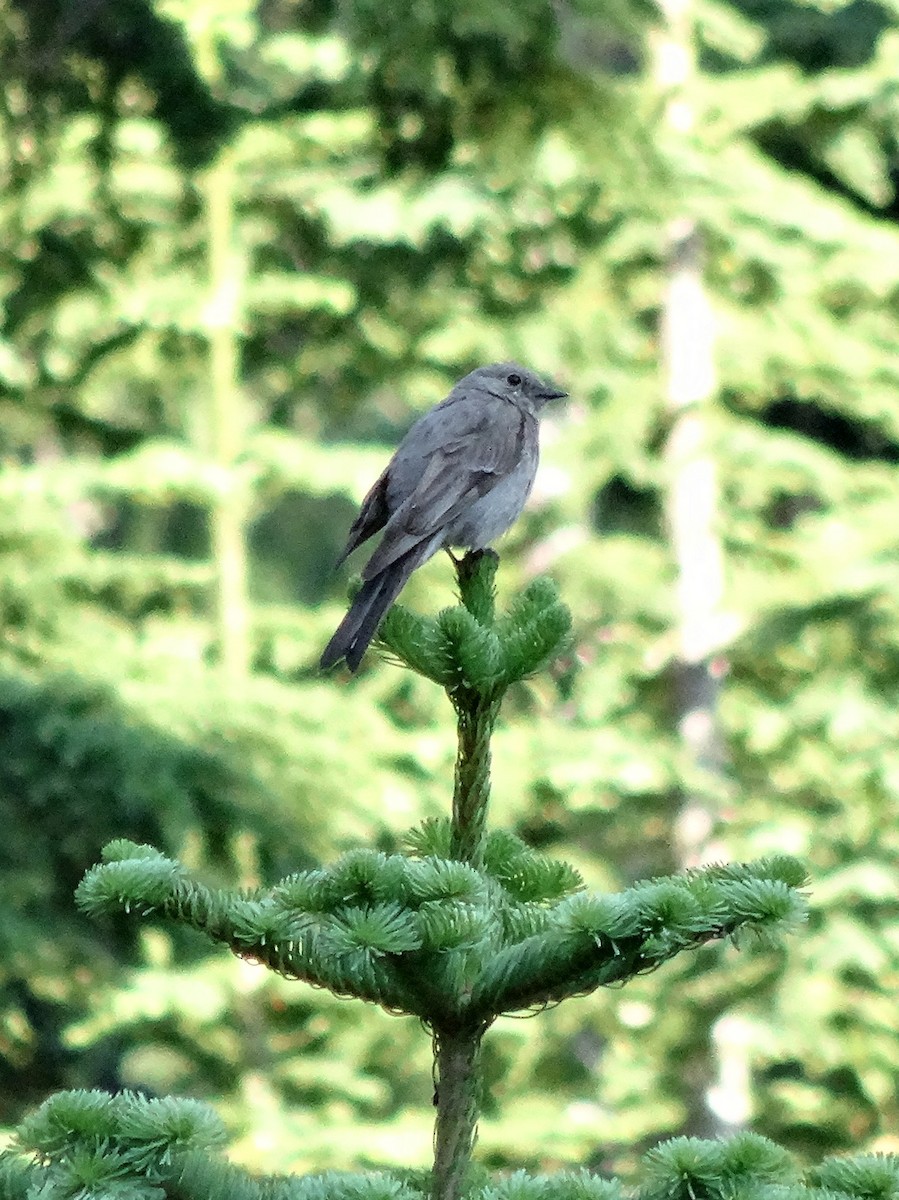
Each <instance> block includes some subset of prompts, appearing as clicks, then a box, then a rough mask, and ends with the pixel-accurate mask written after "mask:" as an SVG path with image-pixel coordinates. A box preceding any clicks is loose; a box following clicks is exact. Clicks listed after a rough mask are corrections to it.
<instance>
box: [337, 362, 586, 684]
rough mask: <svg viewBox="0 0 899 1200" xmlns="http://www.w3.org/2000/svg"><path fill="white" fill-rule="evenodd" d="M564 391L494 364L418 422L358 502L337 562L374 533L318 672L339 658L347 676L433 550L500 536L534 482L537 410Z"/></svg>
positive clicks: (473, 546)
mask: <svg viewBox="0 0 899 1200" xmlns="http://www.w3.org/2000/svg"><path fill="white" fill-rule="evenodd" d="M565 395H567V393H566V392H562V391H559V389H558V388H556V387H553V386H552V385H550V384H546V383H544V382H543V380H541V379H539V378H538V376H536V375H535V374H534V373H533V371H529V370H527V368H525V367H521V366H519V365H518V363H514V362H506V363H494V364H493V365H492V366H490V367H478V369H477V370H476V371H472V372H471V373H470V374H469V375H466V376H465V378H464V379H460V380H459V382H458V383H457V384H456V386H455V387H454V388H453V390H452V391H451V392H450V394H449V395H448V396H447V398H446V399H445V400H442V401H441V402H440V404H438V405H437V406H436V407H435V408H432V409H431V410H430V412H427V413H425V414H424V416H422V417H419V419H418V420H417V421H416V422H415V424H414V425H413V426H412V428H411V429H410V430H409V432H408V433H407V434H406V436H405V437H404V438H403V440H402V442H400V444H399V447H398V448H397V451H396V453H395V454H394V456H393V458H392V459H391V460H390V462H389V464H388V466H387V469H386V470H385V472H384V474H383V475H382V476H381V478H380V479H379V480H378V481H377V483H376V484H375V485H374V487H373V488H372V489H371V491H370V492H369V493H368V495H367V496H366V497H365V499H364V500H363V501H362V508H361V509H360V512H359V515H358V517H357V518H356V520H355V521H354V522H353V525H352V528H351V529H350V533H349V540H348V541H347V544H346V549H345V550H344V552H343V554H341V556H340V558H339V560H338V562H337V565H338V566H340V563H342V562H343V561H344V559H345V558H346V557H347V556H348V555H349V554H351V553H352V552H353V550H355V549H356V547H357V546H360V545H361V544H362V543H363V542H365V541H367V540H368V538H370V537H372V536H373V535H374V534H376V533H378V532H379V531H380V530H382V529H383V531H384V536H383V537H382V538H381V542H380V544H379V546H378V548H377V549H376V550H375V552H374V554H372V556H371V558H370V559H369V560H368V562H367V563H366V565H365V568H364V570H363V571H362V581H363V582H362V587H361V589H360V590H359V593H358V594H357V596H356V598H355V600H354V601H353V603H352V605H351V606H350V610H349V612H348V613H347V614H346V616H345V617H344V618H343V620H342V621H341V623H340V625H339V626H338V628H337V631H336V633H335V634H334V636H333V637H332V638H331V640H330V642H328V644H327V646H326V647H325V650H324V653H323V654H322V657H321V666H322V667H323V668H327V667H331V666H333V665H334V664H335V663H338V662H340V660H341V659H346V664H347V666H348V667H349V668H350V670H351V671H355V670H356V668H357V667H358V666H359V663H360V662H361V660H362V656H363V654H364V653H365V650H366V648H367V646H368V644H369V642H370V641H371V640H372V638H373V637H374V636H375V634H376V633H377V631H378V626H379V625H380V624H381V621H382V619H383V617H384V614H385V613H386V612H387V610H388V609H389V608H390V606H391V604H392V603H393V602H394V600H395V599H396V598H397V596H398V595H399V593H400V591H401V590H402V588H403V585H404V584H405V583H406V580H407V579H408V578H409V576H410V575H411V574H412V572H413V571H414V570H415V569H416V567H420V566H421V564H422V563H423V562H426V561H427V560H428V559H429V558H430V557H431V556H432V555H433V554H436V553H437V551H438V550H439V549H440V548H441V547H442V546H446V547H449V546H462V547H465V548H466V549H469V550H483V549H485V548H486V547H487V546H489V545H490V543H491V542H493V541H495V540H496V538H498V537H499V536H500V534H502V533H505V531H506V530H507V529H508V528H509V526H510V525H511V524H512V523H513V521H514V520H515V519H516V517H517V516H518V514H519V513H520V512H521V510H522V508H523V507H524V503H525V501H526V500H527V498H528V496H529V494H530V491H531V487H532V486H533V483H534V476H535V474H536V472H537V458H538V453H539V428H538V422H537V417H538V414H539V412H540V410H541V408H542V407H543V405H544V404H545V403H546V401H547V400H556V399H559V398H560V397H562V396H565Z"/></svg>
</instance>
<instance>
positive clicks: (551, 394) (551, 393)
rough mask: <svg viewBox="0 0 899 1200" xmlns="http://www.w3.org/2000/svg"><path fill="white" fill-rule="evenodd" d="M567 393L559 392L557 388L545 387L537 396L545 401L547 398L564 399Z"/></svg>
mask: <svg viewBox="0 0 899 1200" xmlns="http://www.w3.org/2000/svg"><path fill="white" fill-rule="evenodd" d="M567 395H568V393H567V392H560V391H559V390H558V389H557V388H547V389H546V391H544V392H540V393H539V398H540V399H541V400H542V401H543V402H544V403H546V402H547V401H549V400H564V399H565V397H566V396H567Z"/></svg>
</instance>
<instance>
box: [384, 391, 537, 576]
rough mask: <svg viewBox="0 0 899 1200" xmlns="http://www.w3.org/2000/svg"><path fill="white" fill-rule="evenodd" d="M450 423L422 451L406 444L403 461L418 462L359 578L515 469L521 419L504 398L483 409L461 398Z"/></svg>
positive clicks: (428, 535) (401, 552)
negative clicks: (406, 456) (435, 442)
mask: <svg viewBox="0 0 899 1200" xmlns="http://www.w3.org/2000/svg"><path fill="white" fill-rule="evenodd" d="M435 411H436V410H435ZM466 418H467V419H466ZM451 428H452V433H451V436H448V437H443V438H442V439H441V441H440V444H439V445H428V446H426V447H425V448H424V451H423V453H422V449H421V447H412V448H411V450H412V451H414V455H415V458H413V457H412V455H411V454H410V457H409V460H408V461H410V462H412V461H420V462H421V470H420V473H419V474H418V477H417V479H416V481H415V484H414V486H413V487H412V490H411V491H410V492H409V494H408V495H407V496H405V497H404V499H403V501H402V503H401V504H399V505H398V507H397V508H396V510H395V511H394V512H393V513H392V515H391V516H390V518H389V520H388V521H387V523H386V525H385V528H384V537H383V539H382V541H381V544H380V546H379V547H378V548H377V550H376V551H375V552H374V554H373V555H372V557H371V559H370V560H369V562H368V563H367V565H366V567H365V569H364V570H363V572H362V577H363V579H371V578H373V577H374V576H375V575H377V574H378V573H379V572H380V571H383V570H384V568H385V567H388V566H390V564H391V563H393V562H395V561H396V560H397V559H398V558H400V557H402V555H404V554H406V553H407V552H408V551H409V550H410V549H411V548H412V547H413V546H415V545H417V544H418V543H420V542H422V541H424V540H426V539H431V538H433V536H434V535H435V534H436V533H438V532H439V531H440V530H441V529H444V528H445V527H446V526H448V525H450V524H451V523H452V522H453V521H454V520H455V518H456V517H457V516H458V515H459V513H460V512H463V511H464V510H465V508H466V507H467V506H468V505H469V504H471V503H472V502H473V501H475V500H477V499H478V498H479V497H480V496H483V495H485V494H486V493H487V492H489V491H490V489H491V488H493V487H495V485H496V484H497V483H498V482H499V481H500V480H501V479H504V478H505V477H506V475H508V474H509V473H510V472H511V471H512V470H514V468H515V466H516V465H517V463H518V461H519V459H520V457H521V451H522V440H523V438H524V435H525V418H524V416H523V415H522V414H520V413H519V412H518V411H517V410H516V409H513V408H512V407H511V405H506V404H505V403H504V402H501V407H500V406H499V405H498V406H496V407H494V406H491V407H490V408H488V409H487V410H486V411H485V410H484V407H483V405H482V404H479V405H477V406H475V405H473V404H471V403H467V402H466V403H460V404H459V405H458V407H457V410H456V412H455V413H454V418H453V421H452V425H451ZM430 440H431V438H430V437H429V441H430ZM401 449H402V448H401ZM397 457H398V458H399V452H398V456H397ZM405 466H406V463H405V462H400V463H396V465H394V464H391V469H393V470H403V469H404V468H405Z"/></svg>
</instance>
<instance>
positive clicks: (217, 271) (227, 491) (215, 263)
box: [204, 150, 250, 680]
mask: <svg viewBox="0 0 899 1200" xmlns="http://www.w3.org/2000/svg"><path fill="white" fill-rule="evenodd" d="M204 189H205V199H206V212H207V227H208V238H209V251H208V253H209V285H210V297H209V303H208V305H207V309H206V321H207V328H208V331H209V333H208V336H209V377H210V409H209V419H210V435H211V437H210V440H211V450H212V455H213V459H214V461H215V463H216V466H217V467H218V468H219V470H218V472H217V477H218V481H219V490H218V494H217V496H216V498H215V501H214V504H213V508H212V512H211V525H212V530H211V532H212V554H213V563H214V569H215V616H216V636H217V642H218V653H219V661H220V663H221V666H222V669H223V671H224V673H225V675H226V676H227V677H228V678H229V679H231V680H240V679H241V678H242V677H243V676H244V675H246V673H247V671H248V669H249V660H250V636H249V633H250V630H249V598H248V594H247V592H248V588H247V547H246V525H247V498H246V495H245V493H244V490H243V488H242V487H241V486H240V482H239V476H238V472H237V470H236V464H237V458H238V455H239V454H240V452H241V449H242V448H243V443H244V439H245V436H246V414H245V412H244V404H243V397H242V396H241V391H240V365H239V347H238V331H239V323H240V294H241V287H242V276H243V271H242V264H241V261H240V258H239V256H238V254H237V251H236V247H235V245H234V171H233V165H232V162H231V156H230V152H229V151H228V150H224V151H223V152H222V153H221V155H220V157H219V160H218V161H217V162H216V163H215V165H214V166H213V167H211V168H210V170H209V171H208V173H207V175H206V177H205V182H204Z"/></svg>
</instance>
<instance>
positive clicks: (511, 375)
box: [460, 362, 568, 413]
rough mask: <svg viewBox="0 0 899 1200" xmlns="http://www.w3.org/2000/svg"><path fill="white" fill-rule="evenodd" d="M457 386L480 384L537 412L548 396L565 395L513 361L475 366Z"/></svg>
mask: <svg viewBox="0 0 899 1200" xmlns="http://www.w3.org/2000/svg"><path fill="white" fill-rule="evenodd" d="M460 386H463V387H465V386H468V387H477V388H482V389H483V390H484V391H487V392H490V393H491V394H492V395H494V396H498V397H500V398H501V399H503V400H509V401H510V402H511V403H512V404H514V405H516V407H518V408H523V409H525V410H526V411H528V412H533V413H538V412H539V411H540V409H541V408H542V407H543V405H544V404H546V402H547V401H548V400H561V399H562V397H563V396H567V395H568V393H567V392H563V391H562V390H561V388H557V387H556V386H555V384H552V383H545V382H544V381H543V380H542V379H541V378H540V376H539V375H536V374H535V373H534V372H533V371H530V370H528V368H527V367H523V366H521V364H520V363H516V362H502V363H493V364H491V366H489V367H478V368H477V370H476V371H472V372H471V373H470V374H469V375H466V377H465V378H464V379H463V380H461V381H460Z"/></svg>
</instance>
